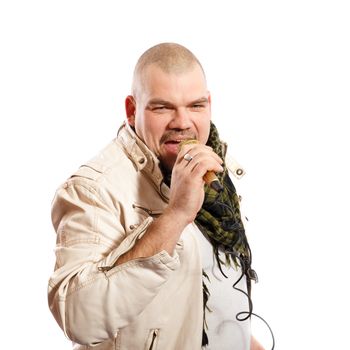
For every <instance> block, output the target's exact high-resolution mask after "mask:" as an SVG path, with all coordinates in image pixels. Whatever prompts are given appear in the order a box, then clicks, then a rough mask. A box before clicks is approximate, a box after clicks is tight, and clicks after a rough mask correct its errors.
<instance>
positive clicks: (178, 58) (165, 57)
mask: <svg viewBox="0 0 350 350" xmlns="http://www.w3.org/2000/svg"><path fill="white" fill-rule="evenodd" d="M150 65H155V66H157V67H158V68H160V69H161V70H162V71H163V72H165V73H168V74H171V73H172V74H182V73H186V72H188V71H191V70H193V68H194V67H195V66H196V65H198V66H199V67H200V68H201V70H202V72H203V75H204V77H205V74H204V70H203V67H202V65H201V64H200V62H199V61H198V59H197V57H196V56H195V55H194V54H193V53H192V52H191V51H190V50H188V49H187V48H186V47H184V46H182V45H179V44H175V43H162V44H158V45H155V46H153V47H151V48H150V49H148V50H147V51H146V52H144V53H143V54H142V56H141V57H140V58H139V60H138V62H137V64H136V66H135V70H134V77H133V83H132V94H133V95H134V97H136V96H137V94H138V93H139V92H140V91H139V89H140V88H141V89H142V87H143V82H144V77H145V71H146V69H147V68H148V67H149V66H150Z"/></svg>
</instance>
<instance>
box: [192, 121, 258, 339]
mask: <svg viewBox="0 0 350 350" xmlns="http://www.w3.org/2000/svg"><path fill="white" fill-rule="evenodd" d="M207 145H208V146H210V147H212V148H213V151H214V152H215V153H216V154H218V155H219V157H220V158H221V159H222V160H224V159H225V154H224V153H225V151H226V147H224V145H223V143H222V142H221V141H220V138H219V134H218V131H217V129H216V127H215V125H214V124H213V123H211V125H210V134H209V139H208V142H207ZM223 168H224V171H223V172H222V173H218V174H217V177H218V179H219V181H220V183H221V184H222V185H223V187H224V188H223V190H222V191H221V192H220V193H218V192H216V191H215V190H213V189H212V188H211V187H209V186H207V185H205V198H204V202H203V205H202V208H201V209H200V211H199V212H198V214H197V217H196V219H195V223H196V224H197V226H198V227H199V229H200V230H201V232H202V233H203V234H204V235H205V236H206V237H207V238H208V239H209V241H210V242H211V244H212V246H213V250H214V254H215V257H216V260H217V262H218V266H219V269H220V271H221V273H222V274H223V276H225V277H227V276H226V275H225V274H224V273H223V271H222V268H221V264H222V263H223V262H222V261H221V260H220V259H219V249H221V250H223V251H225V252H226V253H225V256H226V264H228V265H231V263H233V264H234V265H235V267H237V266H239V265H240V261H241V260H240V259H243V261H244V271H243V272H244V273H245V275H246V276H247V279H246V280H247V286H248V293H249V294H250V288H251V281H250V279H251V278H252V277H251V276H252V273H254V271H253V270H251V267H250V265H251V253H250V248H249V244H248V241H247V238H246V235H245V230H244V226H243V222H242V219H241V212H240V206H239V199H238V196H237V193H236V189H235V187H234V185H233V183H232V181H231V179H230V177H229V175H228V170H227V167H226V164H225V163H224V164H223ZM238 256H239V257H240V259H237V257H238ZM205 278H207V276H206V275H205V273H204V271H203V301H204V315H205V311H206V304H207V301H208V298H209V291H208V288H207V287H206V285H205V282H204V279H205ZM205 326H206V325H205V317H204V320H203V337H202V345H207V344H208V337H207V335H206V332H205Z"/></svg>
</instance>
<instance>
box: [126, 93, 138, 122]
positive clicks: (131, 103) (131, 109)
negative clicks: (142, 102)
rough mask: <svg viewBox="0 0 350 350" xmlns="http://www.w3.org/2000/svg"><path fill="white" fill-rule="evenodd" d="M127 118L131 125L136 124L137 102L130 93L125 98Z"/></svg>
mask: <svg viewBox="0 0 350 350" xmlns="http://www.w3.org/2000/svg"><path fill="white" fill-rule="evenodd" d="M125 111H126V119H127V120H128V123H129V125H130V126H135V113H136V102H135V99H134V97H133V96H131V95H129V96H127V98H126V99H125Z"/></svg>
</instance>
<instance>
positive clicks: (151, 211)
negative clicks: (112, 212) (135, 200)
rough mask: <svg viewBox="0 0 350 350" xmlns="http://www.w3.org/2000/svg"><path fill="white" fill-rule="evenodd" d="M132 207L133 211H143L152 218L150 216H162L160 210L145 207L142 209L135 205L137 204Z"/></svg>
mask: <svg viewBox="0 0 350 350" xmlns="http://www.w3.org/2000/svg"><path fill="white" fill-rule="evenodd" d="M132 207H133V208H134V209H135V208H137V209H141V210H143V211H145V212H146V213H147V214H148V215H150V216H152V215H160V214H162V211H161V210H151V209H148V208H145V207H142V206H141V205H137V204H133V205H132Z"/></svg>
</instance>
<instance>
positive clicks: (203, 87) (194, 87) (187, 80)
mask: <svg viewBox="0 0 350 350" xmlns="http://www.w3.org/2000/svg"><path fill="white" fill-rule="evenodd" d="M140 78H141V81H140V93H141V95H142V97H143V100H144V101H145V100H151V99H155V98H161V99H164V100H169V101H172V102H181V101H184V100H194V99H198V98H199V97H203V96H205V95H207V84H206V80H205V76H204V73H203V71H202V69H201V68H200V66H199V65H197V64H196V65H193V66H192V67H190V68H189V69H186V70H184V71H182V72H176V73H175V72H165V71H163V70H162V69H161V68H159V67H158V66H156V65H150V66H148V67H147V68H146V69H145V70H144V72H143V74H142V77H140Z"/></svg>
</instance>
